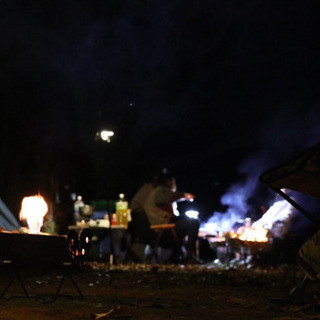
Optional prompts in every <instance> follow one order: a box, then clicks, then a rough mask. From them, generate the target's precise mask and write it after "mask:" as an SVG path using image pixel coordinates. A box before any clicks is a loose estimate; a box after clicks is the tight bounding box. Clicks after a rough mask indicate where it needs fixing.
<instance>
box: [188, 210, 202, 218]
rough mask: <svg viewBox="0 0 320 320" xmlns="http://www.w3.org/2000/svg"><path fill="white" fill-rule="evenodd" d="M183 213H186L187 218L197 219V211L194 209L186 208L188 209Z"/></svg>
mask: <svg viewBox="0 0 320 320" xmlns="http://www.w3.org/2000/svg"><path fill="white" fill-rule="evenodd" d="M185 215H186V216H187V217H188V218H193V219H198V216H199V211H196V210H188V211H186V212H185Z"/></svg>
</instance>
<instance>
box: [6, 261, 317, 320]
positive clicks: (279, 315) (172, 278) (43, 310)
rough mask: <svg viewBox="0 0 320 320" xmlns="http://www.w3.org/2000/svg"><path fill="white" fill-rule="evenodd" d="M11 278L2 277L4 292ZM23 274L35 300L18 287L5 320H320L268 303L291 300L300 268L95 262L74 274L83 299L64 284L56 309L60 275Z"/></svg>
mask: <svg viewBox="0 0 320 320" xmlns="http://www.w3.org/2000/svg"><path fill="white" fill-rule="evenodd" d="M10 272H11V271H9V270H3V272H2V273H1V277H0V285H1V288H2V289H1V290H3V289H4V288H5V286H6V284H7V283H8V281H9V280H10V278H9V276H10ZM20 274H21V278H22V280H23V283H24V285H25V287H26V289H27V291H28V293H29V295H30V296H29V297H26V296H25V295H24V292H23V290H22V287H21V285H20V283H19V281H18V280H17V279H15V280H14V282H13V283H12V285H11V286H10V287H9V289H8V291H7V292H6V294H5V296H4V297H3V298H2V299H0V304H1V308H0V319H6V320H10V319H26V320H28V319H30V320H37V319H49V320H51V319H69V320H73V319H74V320H86V319H137V320H138V319H139V320H158V319H181V320H182V319H193V320H198V319H208V320H209V319H218V320H229V319H230V320H231V319H232V320H235V319H237V320H251V319H252V320H257V319H259V320H273V319H279V320H280V319H282V320H289V319H290V320H294V319H313V320H315V319H320V311H319V310H317V308H316V305H315V304H312V305H310V304H303V305H301V306H292V305H291V306H288V305H287V306H283V307H277V308H274V307H273V306H271V305H270V304H269V303H268V299H269V298H270V297H283V296H285V295H287V294H288V292H289V290H290V289H292V287H294V286H295V285H296V284H297V283H299V281H300V280H301V279H302V278H303V274H302V272H301V270H300V269H299V268H298V267H297V266H295V265H289V266H281V267H278V268H276V269H271V268H269V269H268V268H264V269H262V268H257V267H256V268H251V269H249V268H247V267H238V268H230V267H229V266H221V265H220V266H217V265H214V264H206V265H202V266H173V265H144V264H121V265H113V266H110V265H109V264H107V263H97V262H90V263H87V264H86V265H85V267H84V268H83V269H81V270H80V271H79V272H75V273H72V275H73V278H74V280H75V282H76V283H77V285H78V286H79V288H80V290H81V292H82V294H83V299H82V298H81V297H80V295H79V294H78V292H77V291H76V288H75V287H74V285H73V284H72V282H71V281H70V279H69V278H66V279H65V280H64V281H63V284H62V288H61V292H60V294H59V296H58V297H57V299H56V300H55V301H54V302H53V301H52V299H53V297H54V294H55V292H56V290H57V288H58V286H59V283H60V281H61V273H57V272H53V271H50V272H44V271H43V270H42V272H40V271H34V272H32V271H30V270H29V271H28V270H27V271H23V272H21V273H20ZM312 286H313V289H312V290H314V289H315V288H314V286H316V284H314V283H312ZM316 289H317V288H316ZM314 295H315V294H313V296H314ZM318 311H319V312H318Z"/></svg>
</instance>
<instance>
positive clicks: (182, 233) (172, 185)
mask: <svg viewBox="0 0 320 320" xmlns="http://www.w3.org/2000/svg"><path fill="white" fill-rule="evenodd" d="M193 199H194V195H193V194H191V193H185V192H180V191H177V187H176V182H175V178H174V177H173V176H171V175H170V174H168V173H166V172H164V173H161V174H159V175H158V176H157V181H156V185H155V187H154V188H153V189H152V190H151V191H150V193H149V195H148V197H147V198H146V199H145V201H144V204H143V209H144V211H145V213H146V215H147V217H148V220H149V222H150V224H151V225H157V224H167V223H174V224H175V225H176V228H175V229H176V233H177V236H178V238H179V239H181V241H182V240H184V239H185V238H186V236H187V239H188V240H187V243H186V249H187V257H186V263H198V262H199V260H197V257H196V241H197V238H198V231H199V226H200V223H199V221H198V220H196V219H190V218H188V217H184V216H180V215H179V212H178V210H177V201H193Z"/></svg>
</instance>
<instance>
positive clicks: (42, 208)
mask: <svg viewBox="0 0 320 320" xmlns="http://www.w3.org/2000/svg"><path fill="white" fill-rule="evenodd" d="M47 212H48V205H47V203H46V202H45V200H44V198H43V197H42V196H41V195H37V196H31V197H25V198H23V200H22V203H21V210H20V214H19V217H20V220H26V221H27V224H28V228H29V232H30V233H40V230H41V227H42V225H43V218H44V216H45V215H46V213H47Z"/></svg>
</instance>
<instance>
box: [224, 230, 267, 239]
mask: <svg viewBox="0 0 320 320" xmlns="http://www.w3.org/2000/svg"><path fill="white" fill-rule="evenodd" d="M267 234H268V230H267V229H265V228H263V227H258V228H251V227H240V228H239V229H238V230H237V232H235V231H234V230H231V232H230V237H231V238H237V239H239V240H242V241H252V242H268V241H269V239H268V237H267Z"/></svg>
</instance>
